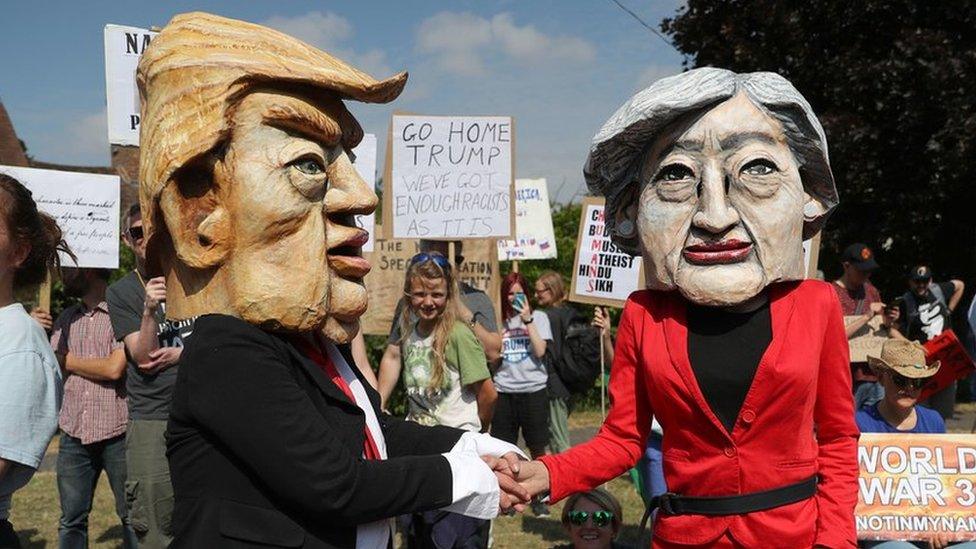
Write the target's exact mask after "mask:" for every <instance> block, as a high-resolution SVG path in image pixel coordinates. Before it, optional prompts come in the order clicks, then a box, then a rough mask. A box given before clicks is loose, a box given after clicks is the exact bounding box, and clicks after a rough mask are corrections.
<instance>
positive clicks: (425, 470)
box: [138, 13, 528, 549]
mask: <svg viewBox="0 0 976 549" xmlns="http://www.w3.org/2000/svg"><path fill="white" fill-rule="evenodd" d="M406 79H407V75H406V73H400V74H398V75H395V76H393V77H391V78H389V79H386V80H382V81H378V80H375V79H373V78H372V77H371V76H369V75H367V74H364V73H362V72H361V71H358V70H356V69H355V68H353V67H351V66H349V65H347V64H345V63H343V62H342V61H340V60H338V59H336V58H335V57H332V56H331V55H329V54H327V53H325V52H322V51H319V50H317V49H315V48H312V47H310V46H308V45H307V44H304V43H302V42H300V41H298V40H296V39H294V38H292V37H289V36H287V35H284V34H282V33H280V32H276V31H273V30H271V29H268V28H265V27H261V26H258V25H253V24H250V23H245V22H243V21H235V20H231V19H226V18H223V17H217V16H214V15H209V14H204V13H188V14H183V15H178V16H176V17H174V18H173V20H172V21H171V22H170V23H169V24H168V25H167V26H166V27H165V28H164V29H162V31H161V32H160V33H159V35H157V36H156V38H155V39H154V40H153V41H152V44H151V45H150V46H149V47H148V48H147V49H146V52H145V54H144V55H143V57H142V59H141V61H140V63H139V68H138V84H139V91H140V95H141V99H142V114H143V116H142V127H141V146H142V150H141V155H142V156H141V159H140V180H141V181H140V185H141V187H140V199H141V203H142V214H143V226H144V233H145V239H146V242H147V244H146V250H147V252H146V253H147V261H148V264H149V265H148V268H149V270H150V271H151V272H150V273H149V274H150V275H152V276H158V275H164V276H165V279H166V296H167V309H166V312H167V315H168V317H172V318H173V319H175V320H180V319H186V318H193V317H198V318H197V320H196V322H195V323H194V329H193V334H192V336H191V337H188V338H187V340H186V342H185V347H184V348H183V353H182V356H181V364H180V368H179V373H178V376H177V380H176V386H175V391H174V397H173V403H172V406H171V408H170V417H169V424H168V427H167V431H166V440H167V456H168V458H169V465H170V470H171V474H172V481H173V491H174V495H175V507H174V509H173V518H172V525H173V532H172V533H173V542H172V544H171V545H170V547H173V548H181V547H191V548H197V547H222V548H223V547H257V546H262V547H268V546H275V547H315V548H349V549H352V548H356V549H386V548H387V547H389V546H390V544H391V543H392V537H391V529H390V521H389V520H388V519H389V517H393V516H396V515H399V514H404V513H410V512H416V511H427V510H432V509H444V510H448V511H452V512H457V513H461V514H464V515H467V516H473V517H476V518H482V519H488V518H492V517H494V516H495V515H497V514H498V512H499V508H500V507H501V508H508V507H510V506H512V505H513V504H514V503H516V502H525V501H527V500H528V497H527V495H526V494H525V493H524V490H522V489H521V488H520V487H519V486H518V484H516V483H515V481H514V480H512V479H511V477H510V475H511V470H512V469H511V468H517V467H518V463H517V460H518V455H520V454H521V452H520V451H519V450H518V448H517V447H515V446H513V445H511V444H507V443H503V442H501V441H498V440H495V439H492V438H491V437H488V436H487V435H479V434H478V433H469V432H466V431H461V430H459V429H452V428H448V427H422V426H420V425H418V424H416V423H411V422H407V421H403V420H399V419H396V418H392V417H390V416H388V415H384V414H382V413H381V411H380V407H379V404H380V399H379V395H378V394H377V393H376V391H375V390H374V389H373V388H372V387H371V386H370V384H369V383H368V382H366V381H365V380H364V379H363V377H362V375H361V374H360V373H358V370H357V369H356V368H355V367H354V366H352V365H353V364H354V361H353V360H352V358H351V354H350V350H349V346H348V342H349V341H350V339H352V337H353V336H354V335H355V334H356V333H357V332H358V331H359V316H360V315H361V314H362V313H363V312H364V311H365V309H366V289H365V288H364V286H363V283H362V278H363V276H364V275H365V274H366V273H367V271H369V267H370V266H369V262H368V261H366V260H365V259H364V258H363V257H362V253H361V251H362V250H361V248H362V245H363V244H364V243H365V242H366V241H367V238H368V234H367V233H366V232H365V231H363V230H361V229H359V228H357V227H356V225H355V222H354V215H355V214H369V213H372V212H373V210H374V208H375V207H376V203H377V197H376V195H375V193H373V191H372V189H370V188H369V187H368V186H367V185H366V184H365V183H364V182H363V180H362V179H361V178H360V177H359V176H358V175H357V173H356V170H355V169H354V167H353V164H352V160H353V158H352V156H351V155H350V153H349V151H351V150H352V149H353V148H354V147H355V146H356V145H357V144H358V143H359V141H360V139H361V138H362V136H363V131H362V128H361V127H360V126H359V124H358V123H357V122H356V120H355V118H354V117H353V116H352V114H350V113H349V111H348V110H347V109H346V107H345V104H344V101H345V100H356V101H362V102H371V103H386V102H389V101H392V100H393V99H395V98H396V97H397V96H398V95H399V94H400V91H401V90H402V89H403V86H404V84H405V83H406ZM493 468H494V470H493ZM500 484H503V485H506V486H507V489H504V488H500ZM513 495H514V496H513ZM513 498H514V499H513Z"/></svg>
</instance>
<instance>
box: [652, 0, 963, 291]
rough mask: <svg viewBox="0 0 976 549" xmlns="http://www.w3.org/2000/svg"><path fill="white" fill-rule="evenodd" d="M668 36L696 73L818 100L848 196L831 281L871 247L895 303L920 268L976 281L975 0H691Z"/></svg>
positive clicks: (828, 244) (829, 252) (836, 228)
mask: <svg viewBox="0 0 976 549" xmlns="http://www.w3.org/2000/svg"><path fill="white" fill-rule="evenodd" d="M661 29H662V30H663V31H664V32H665V33H666V34H667V35H668V36H670V38H671V39H672V41H673V43H674V44H675V46H676V47H677V48H678V49H679V50H680V51H681V52H682V53H684V54H685V55H686V61H685V65H686V67H701V66H715V67H723V68H728V69H731V70H734V71H737V72H748V71H774V72H777V73H779V74H782V75H783V76H785V77H786V78H788V79H789V80H790V81H791V82H793V84H794V85H795V86H796V87H797V89H799V90H800V92H801V93H803V94H804V95H805V96H806V98H807V99H808V100H809V101H810V103H811V104H812V105H813V108H814V111H815V112H816V113H817V114H818V116H819V117H820V120H821V122H822V123H823V125H824V129H825V130H826V133H827V138H828V143H829V145H830V158H831V165H832V167H833V171H834V176H835V178H836V180H837V187H838V191H839V192H840V197H841V205H840V207H839V208H838V209H837V211H836V212H835V213H834V214H833V217H832V218H831V220H830V221H829V222H828V224H827V227H826V230H825V232H824V235H823V246H822V251H821V260H820V266H821V268H822V269H824V271H825V272H826V273H827V275H828V276H829V277H832V276H837V275H839V274H840V265H839V260H838V257H839V253H840V251H842V250H843V247H844V246H846V245H847V244H848V243H851V242H856V241H863V242H866V243H867V244H868V245H870V246H872V247H873V248H875V249H876V250H877V252H878V261H879V263H881V265H882V269H881V270H880V271H879V272H878V273H877V274H876V275H875V283H876V284H878V285H879V286H880V287H881V289H882V293H883V295H884V296H886V297H889V296H894V295H898V294H900V293H901V292H902V291H904V289H905V282H904V280H905V273H906V272H907V270H908V269H909V268H910V267H911V265H912V264H914V263H917V262H930V263H931V264H933V268H934V269H935V270H936V275H937V277H939V278H940V279H945V278H948V277H950V276H953V277H960V278H965V279H967V280H972V279H973V275H974V274H976V273H974V271H976V261H974V258H976V255H974V250H976V224H974V222H973V219H974V215H973V208H974V206H976V185H974V183H973V182H974V181H976V1H973V0H959V1H956V2H914V1H911V0H895V1H879V0H864V1H861V2H846V1H841V0H827V1H818V2H777V1H774V0H732V1H719V0H688V3H687V5H686V6H685V7H683V8H681V9H680V10H679V11H678V13H677V14H676V16H675V17H673V18H669V19H665V20H664V21H663V22H662V23H661ZM960 309H962V307H960Z"/></svg>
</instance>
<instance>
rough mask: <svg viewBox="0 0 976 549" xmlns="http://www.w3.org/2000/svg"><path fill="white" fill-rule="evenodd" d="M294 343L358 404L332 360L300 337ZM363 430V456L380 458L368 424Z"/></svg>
mask: <svg viewBox="0 0 976 549" xmlns="http://www.w3.org/2000/svg"><path fill="white" fill-rule="evenodd" d="M295 343H296V344H297V345H298V347H299V349H300V350H301V351H302V352H303V353H305V356H307V357H308V358H310V359H312V362H314V363H315V364H316V365H318V367H319V368H320V369H321V370H322V372H323V373H325V375H326V376H327V377H328V378H329V379H331V380H332V383H335V385H336V387H338V388H339V390H340V391H342V393H343V394H344V395H346V396H347V397H349V400H351V401H352V402H353V404H356V405H357V406H358V403H357V402H356V397H355V395H353V393H352V389H351V388H350V387H349V384H348V383H346V380H345V379H342V376H341V375H339V371H338V370H336V367H335V364H332V360H330V359H329V357H328V356H327V355H325V354H324V353H322V351H320V350H319V349H318V347H316V346H315V345H312V344H311V343H310V342H309V341H308V340H306V339H302V338H295ZM363 430H364V431H365V433H364V434H365V435H366V436H365V440H364V441H363V456H365V457H366V459H381V457H380V449H379V447H377V446H376V441H375V440H373V435H372V434H371V433H370V432H369V425H366V426H365V427H364V428H363Z"/></svg>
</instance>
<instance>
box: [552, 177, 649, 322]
mask: <svg viewBox="0 0 976 549" xmlns="http://www.w3.org/2000/svg"><path fill="white" fill-rule="evenodd" d="M603 211H604V199H603V198H599V197H589V196H588V197H586V198H584V199H583V213H582V216H581V218H580V228H579V235H578V236H577V238H576V244H577V248H576V259H575V261H574V262H573V281H572V286H571V288H570V293H569V300H570V301H575V302H578V303H590V304H593V305H606V306H610V307H623V305H624V303H625V302H626V301H627V297H628V296H629V295H630V294H631V293H632V292H634V291H636V290H639V289H641V288H643V287H644V272H643V263H642V262H641V258H640V256H631V255H630V254H627V253H624V252H623V251H621V250H620V249H618V248H617V247H616V246H615V245H614V244H613V242H611V241H610V235H608V234H605V231H604V228H605V227H606V225H605V224H604V222H603Z"/></svg>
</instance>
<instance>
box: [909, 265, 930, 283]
mask: <svg viewBox="0 0 976 549" xmlns="http://www.w3.org/2000/svg"><path fill="white" fill-rule="evenodd" d="M908 277H909V278H911V279H912V280H914V281H916V282H924V281H926V280H932V269H930V268H928V266H927V265H916V266H914V267H912V270H911V271H910V272H909V273H908Z"/></svg>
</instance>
